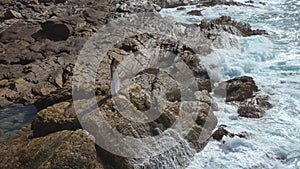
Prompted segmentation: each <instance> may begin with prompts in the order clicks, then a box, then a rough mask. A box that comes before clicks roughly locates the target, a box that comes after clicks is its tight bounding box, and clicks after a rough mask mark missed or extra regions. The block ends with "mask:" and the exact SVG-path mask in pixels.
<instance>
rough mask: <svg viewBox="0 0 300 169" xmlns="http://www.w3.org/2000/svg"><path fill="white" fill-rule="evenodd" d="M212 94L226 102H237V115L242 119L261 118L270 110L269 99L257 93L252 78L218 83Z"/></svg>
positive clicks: (239, 78)
mask: <svg viewBox="0 0 300 169" xmlns="http://www.w3.org/2000/svg"><path fill="white" fill-rule="evenodd" d="M214 93H215V94H217V95H220V96H222V97H225V101H226V102H232V101H237V102H238V110H237V113H238V114H239V115H240V116H242V117H248V118H261V117H263V115H264V114H265V113H266V112H265V111H266V110H268V109H270V108H272V104H271V103H270V102H269V97H268V96H265V95H262V94H260V93H258V87H257V86H256V84H255V82H254V80H253V78H252V77H248V76H242V77H237V78H234V79H231V80H228V81H226V82H222V83H220V84H219V85H218V86H217V87H216V88H215V89H214Z"/></svg>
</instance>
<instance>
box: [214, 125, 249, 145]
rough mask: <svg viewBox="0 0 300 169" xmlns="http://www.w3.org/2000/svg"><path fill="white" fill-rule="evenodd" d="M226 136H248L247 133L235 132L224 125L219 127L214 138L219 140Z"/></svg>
mask: <svg viewBox="0 0 300 169" xmlns="http://www.w3.org/2000/svg"><path fill="white" fill-rule="evenodd" d="M224 136H228V137H230V138H233V137H236V136H237V137H239V138H247V135H246V134H245V133H240V134H234V133H231V132H229V131H228V130H226V129H225V128H224V127H222V126H221V127H219V128H218V129H217V130H216V131H215V132H214V133H213V134H212V138H213V139H215V140H217V141H222V139H223V137H224Z"/></svg>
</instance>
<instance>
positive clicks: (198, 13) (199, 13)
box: [187, 10, 202, 16]
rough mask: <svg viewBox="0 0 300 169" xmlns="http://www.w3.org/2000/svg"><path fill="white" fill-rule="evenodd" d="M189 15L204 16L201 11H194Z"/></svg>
mask: <svg viewBox="0 0 300 169" xmlns="http://www.w3.org/2000/svg"><path fill="white" fill-rule="evenodd" d="M187 14H188V15H195V16H202V13H201V11H200V10H192V11H189V12H188V13H187Z"/></svg>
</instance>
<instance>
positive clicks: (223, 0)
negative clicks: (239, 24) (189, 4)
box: [198, 0, 253, 7]
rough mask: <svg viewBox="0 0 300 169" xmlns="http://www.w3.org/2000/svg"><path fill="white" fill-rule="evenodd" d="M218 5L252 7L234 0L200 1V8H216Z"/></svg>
mask: <svg viewBox="0 0 300 169" xmlns="http://www.w3.org/2000/svg"><path fill="white" fill-rule="evenodd" d="M216 5H229V6H250V7H253V6H252V5H249V4H244V3H241V2H236V1H234V0H210V1H202V2H201V1H200V2H199V5H198V6H216Z"/></svg>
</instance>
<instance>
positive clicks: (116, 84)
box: [110, 66, 120, 96]
mask: <svg viewBox="0 0 300 169" xmlns="http://www.w3.org/2000/svg"><path fill="white" fill-rule="evenodd" d="M112 73H113V77H112V79H111V81H110V88H111V95H112V96H115V95H117V93H118V91H119V88H120V81H119V75H118V70H117V68H115V67H114V66H113V67H112Z"/></svg>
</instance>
